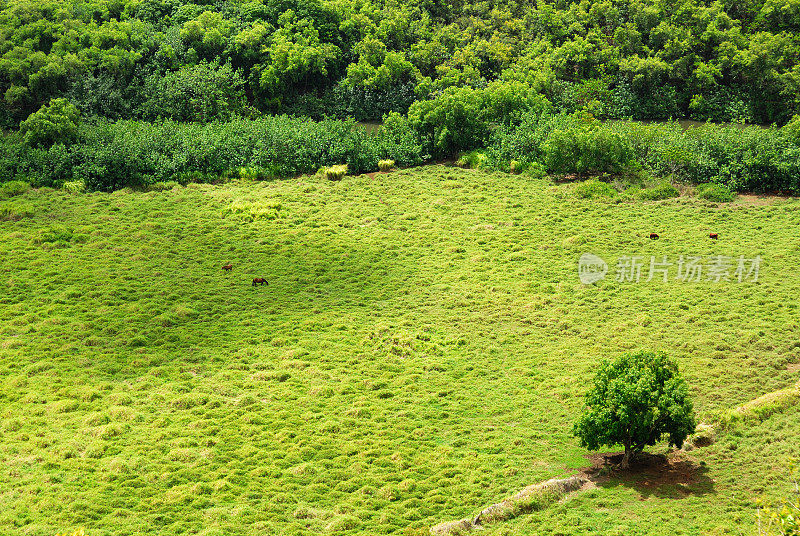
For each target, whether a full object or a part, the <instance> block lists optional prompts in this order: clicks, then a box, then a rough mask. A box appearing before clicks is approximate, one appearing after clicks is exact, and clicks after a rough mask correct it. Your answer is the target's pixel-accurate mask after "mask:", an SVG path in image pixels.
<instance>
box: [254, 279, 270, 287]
mask: <svg viewBox="0 0 800 536" xmlns="http://www.w3.org/2000/svg"><path fill="white" fill-rule="evenodd" d="M256 285H269V283H267V280H266V279H264V278H263V277H254V278H253V286H256Z"/></svg>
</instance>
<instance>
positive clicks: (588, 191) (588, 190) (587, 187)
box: [572, 179, 617, 199]
mask: <svg viewBox="0 0 800 536" xmlns="http://www.w3.org/2000/svg"><path fill="white" fill-rule="evenodd" d="M572 193H573V195H575V197H578V198H580V199H610V198H613V197H616V195H617V191H616V190H615V189H614V187H613V186H611V185H610V184H608V183H606V182H602V181H598V180H594V179H592V180H588V181H584V182H580V183H578V184H576V185H575V186H574V188H573V190H572Z"/></svg>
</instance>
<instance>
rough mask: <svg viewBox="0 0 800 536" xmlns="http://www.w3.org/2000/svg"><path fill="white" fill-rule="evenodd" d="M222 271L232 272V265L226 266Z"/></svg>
mask: <svg viewBox="0 0 800 536" xmlns="http://www.w3.org/2000/svg"><path fill="white" fill-rule="evenodd" d="M222 269H223V270H225V271H226V272H230V271H231V270H233V265H232V264H226V265H225V266H223V267H222Z"/></svg>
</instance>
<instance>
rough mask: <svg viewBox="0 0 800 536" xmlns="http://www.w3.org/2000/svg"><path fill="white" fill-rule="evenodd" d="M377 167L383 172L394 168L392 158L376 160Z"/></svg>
mask: <svg viewBox="0 0 800 536" xmlns="http://www.w3.org/2000/svg"><path fill="white" fill-rule="evenodd" d="M378 169H379V170H381V171H383V172H387V171H391V170H392V169H394V160H389V159H386V160H378Z"/></svg>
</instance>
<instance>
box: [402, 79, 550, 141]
mask: <svg viewBox="0 0 800 536" xmlns="http://www.w3.org/2000/svg"><path fill="white" fill-rule="evenodd" d="M550 108H551V105H550V102H549V101H548V100H547V99H545V98H544V97H542V96H541V95H537V94H535V93H534V92H532V91H531V90H530V88H528V87H526V86H525V85H523V84H521V83H518V82H510V83H504V82H497V83H494V84H491V85H489V86H488V87H486V88H484V89H472V88H456V87H449V88H447V89H445V90H444V91H443V92H441V93H440V94H438V95H436V96H435V97H433V98H432V99H429V100H424V101H417V102H415V103H414V104H413V105H411V108H409V110H408V118H409V121H410V123H411V126H412V127H413V128H414V129H415V130H416V131H417V132H419V134H420V137H421V138H422V139H423V140H425V141H426V142H427V144H428V145H429V147H430V149H431V150H432V151H433V152H434V153H435V154H437V155H448V156H449V155H452V154H453V153H455V152H458V151H468V150H470V149H474V148H476V147H480V146H482V145H484V144H485V143H486V142H487V141H488V139H489V136H490V134H491V128H492V127H493V126H497V125H509V124H514V123H517V122H519V121H520V120H521V119H522V117H524V116H525V114H530V113H534V114H541V113H543V112H544V111H546V110H549V109H550Z"/></svg>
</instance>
